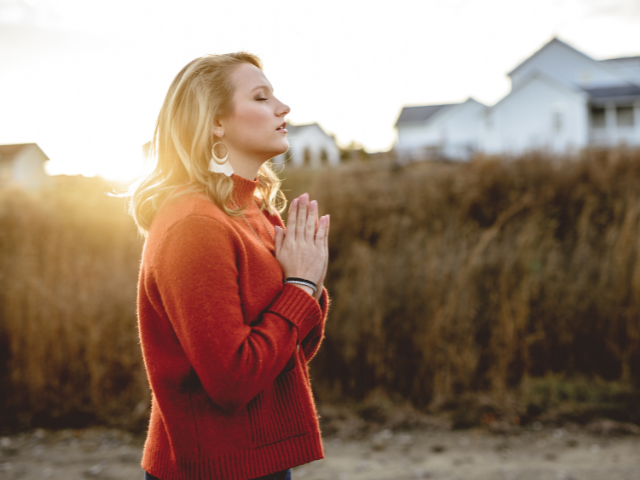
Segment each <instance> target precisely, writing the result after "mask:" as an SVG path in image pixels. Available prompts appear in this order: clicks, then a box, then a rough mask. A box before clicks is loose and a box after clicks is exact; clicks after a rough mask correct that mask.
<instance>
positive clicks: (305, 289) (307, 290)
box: [291, 283, 315, 298]
mask: <svg viewBox="0 0 640 480" xmlns="http://www.w3.org/2000/svg"><path fill="white" fill-rule="evenodd" d="M291 285H293V286H294V287H297V288H299V289H301V290H304V291H305V292H307V293H308V294H309V295H311V296H312V297H314V298H315V295H314V294H313V289H312V288H311V287H307V286H306V285H299V284H297V283H292V284H291Z"/></svg>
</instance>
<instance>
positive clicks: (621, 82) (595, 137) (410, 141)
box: [394, 38, 640, 161]
mask: <svg viewBox="0 0 640 480" xmlns="http://www.w3.org/2000/svg"><path fill="white" fill-rule="evenodd" d="M508 76H509V78H510V80H511V91H510V92H509V93H508V94H507V95H506V96H505V97H503V98H502V99H501V100H500V101H498V102H497V103H496V104H495V105H493V106H491V107H489V106H483V105H482V104H480V103H478V102H475V101H474V102H475V103H473V102H471V100H472V99H469V100H467V101H466V102H463V103H460V104H448V105H428V106H425V107H404V108H403V109H402V111H401V113H400V115H399V117H398V120H397V122H396V129H397V132H398V141H397V143H396V145H395V147H394V148H395V150H396V153H397V155H398V158H399V159H400V160H405V161H407V160H411V159H417V158H428V157H434V156H436V157H444V158H449V159H454V160H467V159H469V158H470V157H471V156H472V155H473V154H474V153H475V152H485V153H490V154H504V153H510V154H520V153H523V152H526V151H528V150H533V149H544V150H549V151H553V152H558V153H563V152H564V153H566V152H575V151H577V150H579V149H581V148H585V147H588V146H591V145H602V146H614V145H619V144H621V143H624V144H627V145H631V146H636V145H637V146H640V56H638V57H624V58H612V59H607V60H595V59H593V58H591V57H589V56H588V55H586V54H584V53H582V52H580V51H579V50H576V49H575V48H573V47H572V46H570V45H568V44H567V43H565V42H563V41H561V40H559V39H558V38H553V39H552V40H551V41H550V42H548V43H547V44H546V45H544V46H543V47H542V48H541V49H540V50H538V51H537V52H535V53H534V54H533V55H531V56H530V57H529V58H527V59H526V60H525V61H524V62H522V63H521V64H520V65H518V66H517V67H516V68H514V69H513V70H512V71H511V72H509V74H508ZM464 105H467V107H466V109H462V108H461V107H462V106H464ZM426 108H431V109H434V110H435V111H434V112H433V113H432V114H431V115H426V116H425V118H424V119H419V120H416V119H413V118H412V114H411V112H412V111H418V110H416V109H426ZM456 109H458V112H459V113H458V114H457V115H455V113H456Z"/></svg>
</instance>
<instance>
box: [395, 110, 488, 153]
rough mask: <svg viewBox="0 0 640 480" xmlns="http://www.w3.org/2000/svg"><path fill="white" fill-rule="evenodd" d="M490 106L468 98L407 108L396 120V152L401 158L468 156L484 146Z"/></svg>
mask: <svg viewBox="0 0 640 480" xmlns="http://www.w3.org/2000/svg"><path fill="white" fill-rule="evenodd" d="M485 110H486V106H485V105H483V104H482V103H480V102H478V101H476V100H474V99H473V98H468V99H467V100H466V101H465V102H462V103H450V104H444V105H426V106H419V107H405V108H403V109H402V112H401V113H400V117H399V118H398V120H397V121H396V128H397V129H398V142H397V144H396V148H395V149H396V153H397V155H398V157H399V159H400V160H401V161H412V160H419V159H421V158H438V157H443V158H452V159H465V160H466V159H468V158H470V157H471V156H472V155H473V154H474V153H475V152H477V151H478V149H479V148H480V141H481V138H480V134H481V128H482V125H481V123H480V122H479V121H478V118H481V116H482V113H483V112H484V111H485Z"/></svg>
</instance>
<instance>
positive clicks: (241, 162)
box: [227, 151, 264, 180]
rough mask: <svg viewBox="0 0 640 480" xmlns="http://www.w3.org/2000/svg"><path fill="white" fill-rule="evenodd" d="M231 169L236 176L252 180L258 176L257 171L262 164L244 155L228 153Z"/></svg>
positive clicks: (260, 161)
mask: <svg viewBox="0 0 640 480" xmlns="http://www.w3.org/2000/svg"><path fill="white" fill-rule="evenodd" d="M227 161H228V162H230V163H231V167H232V168H233V171H234V173H235V174H236V175H238V176H240V177H243V178H246V179H247V180H254V179H255V178H256V177H257V176H258V170H260V167H261V166H262V164H263V163H264V160H262V159H256V158H253V157H249V156H246V155H242V154H241V153H239V152H231V151H230V152H229V160H227Z"/></svg>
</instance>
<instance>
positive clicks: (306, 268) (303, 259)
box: [276, 193, 329, 298]
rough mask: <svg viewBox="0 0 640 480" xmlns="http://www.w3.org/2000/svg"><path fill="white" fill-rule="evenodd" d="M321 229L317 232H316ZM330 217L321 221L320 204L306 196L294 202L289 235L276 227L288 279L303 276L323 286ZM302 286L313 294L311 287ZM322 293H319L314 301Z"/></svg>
mask: <svg viewBox="0 0 640 480" xmlns="http://www.w3.org/2000/svg"><path fill="white" fill-rule="evenodd" d="M316 228H317V230H316ZM328 228H329V217H328V215H325V216H323V217H322V218H320V219H319V220H318V203H317V202H316V201H315V200H314V201H313V202H309V196H308V194H306V193H305V194H304V195H302V196H300V197H299V198H296V199H294V200H293V202H291V205H290V207H289V214H288V217H287V233H286V235H285V232H284V230H283V229H282V228H280V227H276V259H277V260H278V262H280V265H281V266H282V269H283V271H284V274H285V278H287V277H300V278H305V279H308V280H311V281H312V282H314V283H316V285H320V284H322V283H323V282H324V276H325V274H326V268H327V266H326V263H327V257H328V241H327V234H328ZM296 286H300V287H301V288H303V289H304V290H306V291H307V292H308V293H310V294H312V290H311V289H310V288H309V287H304V286H302V285H296ZM321 294H322V292H321V291H320V289H318V291H316V295H314V298H316V297H317V298H320V297H319V295H321Z"/></svg>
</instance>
